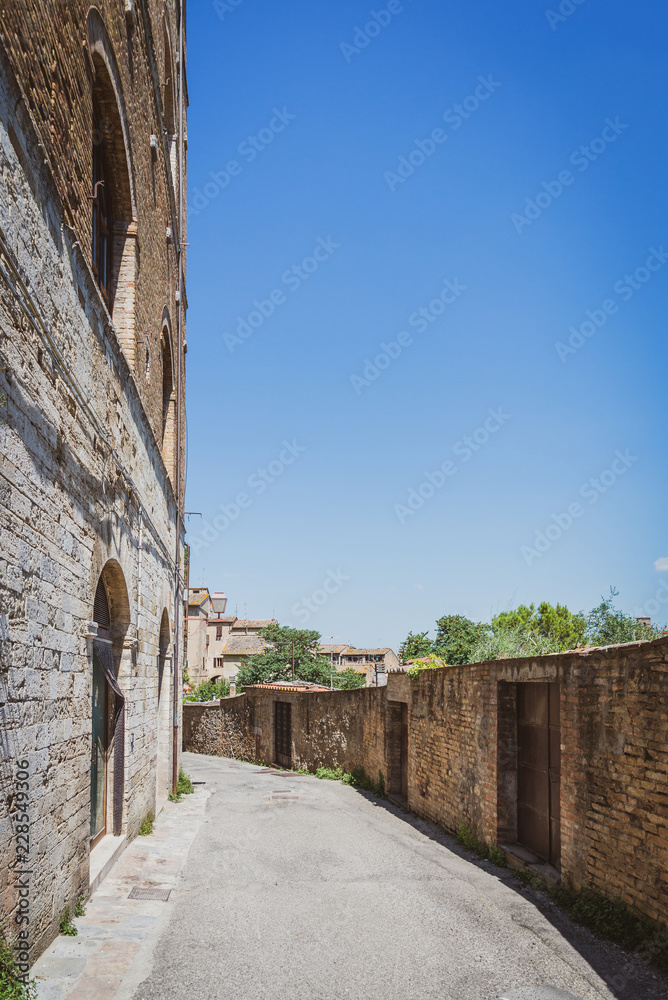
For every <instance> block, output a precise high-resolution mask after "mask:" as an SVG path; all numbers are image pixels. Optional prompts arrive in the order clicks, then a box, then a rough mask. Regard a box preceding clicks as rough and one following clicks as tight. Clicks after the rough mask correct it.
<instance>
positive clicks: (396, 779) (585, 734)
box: [184, 639, 668, 926]
mask: <svg viewBox="0 0 668 1000" xmlns="http://www.w3.org/2000/svg"><path fill="white" fill-rule="evenodd" d="M546 684H550V685H558V688H556V687H555V688H552V689H551V690H554V691H555V692H557V697H558V702H557V704H558V719H559V724H560V741H561V742H560V782H559V803H558V805H559V808H558V813H559V816H560V822H559V832H560V844H561V851H560V859H559V861H558V866H559V868H560V871H561V875H562V878H566V879H568V880H569V881H570V882H571V883H573V884H574V885H575V886H577V887H582V886H589V887H592V888H594V889H595V890H597V891H599V892H601V893H603V894H604V895H606V896H608V897H609V898H611V899H614V898H617V897H619V898H621V899H622V900H624V902H626V903H627V904H629V905H630V906H632V907H633V908H635V909H636V910H637V911H638V912H639V913H642V914H644V915H646V916H648V917H650V918H651V919H653V920H655V921H657V922H658V923H660V924H663V925H664V926H668V639H659V640H657V641H655V642H647V643H631V644H628V645H624V646H611V647H608V648H606V649H590V650H582V651H575V652H571V653H561V654H557V655H550V656H543V657H539V658H536V659H529V658H527V659H516V660H498V661H493V662H489V663H480V664H470V665H467V666H461V667H444V668H440V669H426V670H422V671H420V673H419V674H418V675H417V676H416V677H415V678H409V677H408V676H407V675H405V674H390V675H389V677H388V685H387V687H386V688H381V689H376V690H374V689H362V690H358V691H341V692H336V691H334V692H332V693H304V694H299V693H287V692H277V691H270V690H266V689H263V688H261V687H258V688H249V689H248V690H247V692H246V694H245V695H242V696H239V697H236V698H226V699H223V700H222V701H221V702H220V703H216V705H211V706H196V707H195V706H187V707H186V720H185V729H184V732H185V737H186V748H187V749H193V750H196V751H199V752H205V753H218V754H220V753H222V754H224V755H225V756H237V757H241V758H244V759H247V760H252V759H256V760H261V761H265V762H274V761H275V754H274V743H273V741H274V718H275V715H274V712H275V709H274V702H276V701H289V702H290V703H291V705H292V710H291V719H292V765H293V767H308V768H309V769H310V770H314V769H315V768H316V767H318V766H320V765H322V764H325V765H328V766H332V767H335V766H341V767H343V768H344V769H346V770H352V768H353V767H354V766H355V765H360V766H362V767H364V769H365V770H366V772H367V773H368V774H369V775H370V776H371V777H372V778H373V779H374V780H376V778H377V776H378V774H379V773H380V774H382V775H383V777H384V778H385V784H386V787H387V788H388V790H389V791H390V793H393V794H395V795H397V796H402V797H405V804H406V806H407V808H408V809H410V810H411V811H412V812H414V813H416V814H418V815H420V816H423V817H425V818H426V819H429V820H431V821H432V822H435V823H437V824H439V825H440V826H442V827H443V828H445V829H446V830H449V831H451V832H456V831H458V830H459V828H460V825H461V824H464V825H465V826H467V827H468V828H469V829H470V830H472V831H474V832H475V833H476V834H477V836H478V837H479V838H481V839H483V840H485V841H486V842H488V843H506V844H510V845H512V844H515V843H517V842H518V753H519V743H520V741H519V739H518V733H519V729H518V715H517V712H518V704H519V696H520V690H526V687H523V686H528V687H532V688H533V689H536V687H537V686H538V685H541V686H544V685H546ZM402 730H403V732H402ZM253 743H254V744H255V745H253ZM402 758H403V765H402ZM402 785H403V787H402Z"/></svg>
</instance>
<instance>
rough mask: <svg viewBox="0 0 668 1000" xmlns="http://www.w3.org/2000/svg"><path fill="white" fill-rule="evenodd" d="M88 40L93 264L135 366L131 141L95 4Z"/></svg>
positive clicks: (135, 243)
mask: <svg viewBox="0 0 668 1000" xmlns="http://www.w3.org/2000/svg"><path fill="white" fill-rule="evenodd" d="M88 44H89V50H90V56H91V66H92V71H93V80H92V121H91V175H90V176H91V193H90V200H91V265H92V268H93V273H94V275H95V279H96V281H97V283H98V285H99V287H100V292H101V293H102V296H103V298H104V300H105V303H106V305H107V308H108V310H109V313H110V315H111V318H112V320H113V324H114V328H115V330H116V333H117V336H118V339H119V341H120V343H121V345H122V347H123V350H124V352H125V355H126V357H127V360H128V363H129V364H130V367H131V368H132V369H134V367H135V354H136V343H135V281H136V270H137V224H136V212H135V199H134V185H133V178H132V169H131V160H130V143H129V135H128V128H127V120H126V115H125V110H124V103H123V98H122V94H121V87H120V78H119V74H118V69H117V66H116V61H115V58H114V54H113V50H112V48H111V44H110V42H109V39H108V37H107V33H106V31H105V28H104V24H103V22H102V19H101V17H100V14H99V11H97V10H96V9H95V8H91V10H90V11H89V14H88ZM140 363H141V362H140Z"/></svg>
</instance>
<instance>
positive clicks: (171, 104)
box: [163, 18, 178, 196]
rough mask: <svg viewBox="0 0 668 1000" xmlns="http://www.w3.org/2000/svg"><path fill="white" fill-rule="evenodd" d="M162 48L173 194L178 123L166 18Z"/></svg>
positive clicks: (176, 164) (165, 117)
mask: <svg viewBox="0 0 668 1000" xmlns="http://www.w3.org/2000/svg"><path fill="white" fill-rule="evenodd" d="M163 48H164V69H163V111H164V122H163V124H164V128H165V134H166V136H167V143H168V148H169V166H170V168H171V172H172V185H173V187H174V195H175V196H176V195H177V184H176V179H177V176H178V174H177V171H178V162H177V148H178V143H177V132H178V125H177V123H176V100H175V95H176V79H175V76H176V72H175V68H174V59H173V58H172V45H171V41H170V38H169V29H168V27H167V19H166V18H165V20H164V21H163Z"/></svg>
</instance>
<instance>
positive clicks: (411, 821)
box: [356, 788, 668, 1000]
mask: <svg viewBox="0 0 668 1000" xmlns="http://www.w3.org/2000/svg"><path fill="white" fill-rule="evenodd" d="M356 792H357V793H358V794H359V795H362V796H364V798H365V799H367V801H368V802H370V803H372V804H373V805H374V806H376V807H377V808H379V809H386V810H387V811H388V812H390V813H392V815H394V816H397V817H398V818H399V819H401V820H403V822H404V823H407V824H408V825H409V826H412V827H413V829H415V830H417V831H418V832H419V833H421V834H423V835H424V836H425V837H429V839H430V840H433V841H435V842H436V843H437V844H440V845H441V846H442V847H444V848H446V849H447V850H448V851H451V852H452V854H455V855H457V857H459V858H462V859H463V860H465V861H468V862H469V864H472V865H475V866H476V868H481V869H482V870H483V871H484V872H487V873H488V874H489V875H492V876H494V877H495V878H497V879H500V880H501V881H502V882H503V883H504V884H505V885H506V886H507V887H508V888H509V889H511V890H512V891H513V892H516V893H517V894H518V895H519V896H522V897H523V898H524V899H526V900H527V901H528V902H530V903H531V904H532V905H533V906H535V907H536V909H537V910H539V911H540V912H541V913H542V915H543V916H544V917H545V919H546V920H549V922H550V923H551V924H552V925H553V927H555V928H556V930H558V931H559V933H560V934H561V936H562V937H563V938H565V940H566V941H568V942H569V944H570V945H571V946H572V947H573V948H575V950H576V951H578V952H579V953H580V955H582V957H583V958H584V959H585V961H587V962H588V963H589V965H590V966H591V967H592V969H594V971H595V972H596V973H597V974H598V975H599V976H600V977H601V979H602V980H603V981H604V982H605V983H606V985H607V987H608V989H609V990H610V992H611V993H612V995H613V996H614V997H617V998H618V1000H668V974H666V973H663V972H662V971H661V970H660V969H657V968H654V967H653V966H650V965H648V964H647V963H646V962H645V961H644V960H643V959H642V958H640V957H639V956H638V955H635V954H632V953H630V952H626V951H624V950H623V949H622V948H620V947H618V946H617V945H615V944H612V943H611V942H609V941H604V940H602V939H601V938H599V937H597V936H596V935H595V934H594V933H592V932H591V931H590V930H588V929H587V928H586V927H581V926H580V925H579V924H576V923H574V922H573V921H572V920H571V919H570V917H568V916H567V914H566V913H564V911H563V910H561V909H560V908H559V907H558V906H557V905H556V904H555V903H554V902H553V901H552V900H551V899H550V897H549V895H548V894H547V893H546V892H544V891H540V890H536V889H532V888H530V887H529V886H526V885H525V884H524V883H523V882H521V881H520V879H518V878H517V877H516V876H515V875H514V874H513V873H512V872H511V871H510V870H509V869H507V868H500V867H499V866H498V865H494V864H492V862H491V861H483V860H481V859H480V858H479V857H477V856H476V855H475V854H471V853H470V851H467V850H466V849H465V848H463V847H462V846H461V845H460V844H458V843H457V841H456V840H455V839H454V837H452V836H451V835H450V834H448V833H446V832H445V831H444V830H441V829H440V828H439V827H437V826H435V825H434V824H433V823H430V822H429V821H428V820H424V819H420V818H419V817H418V816H415V815H414V814H413V813H410V812H408V811H406V810H404V809H402V808H401V807H400V806H397V805H395V804H394V803H392V802H390V801H389V800H388V799H380V798H378V797H377V796H375V795H373V794H372V793H371V792H365V791H363V790H362V789H359V788H358V789H356Z"/></svg>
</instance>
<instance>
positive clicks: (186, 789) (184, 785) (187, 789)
mask: <svg viewBox="0 0 668 1000" xmlns="http://www.w3.org/2000/svg"><path fill="white" fill-rule="evenodd" d="M194 791H195V787H194V785H193V783H192V779H191V777H190V775H189V774H186V772H185V771H184V770H183V768H180V769H179V780H178V781H177V782H176V795H175V794H174V792H170V793H169V801H170V802H180V801H181V799H182V798H183V796H184V795H192V794H193V792H194Z"/></svg>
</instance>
